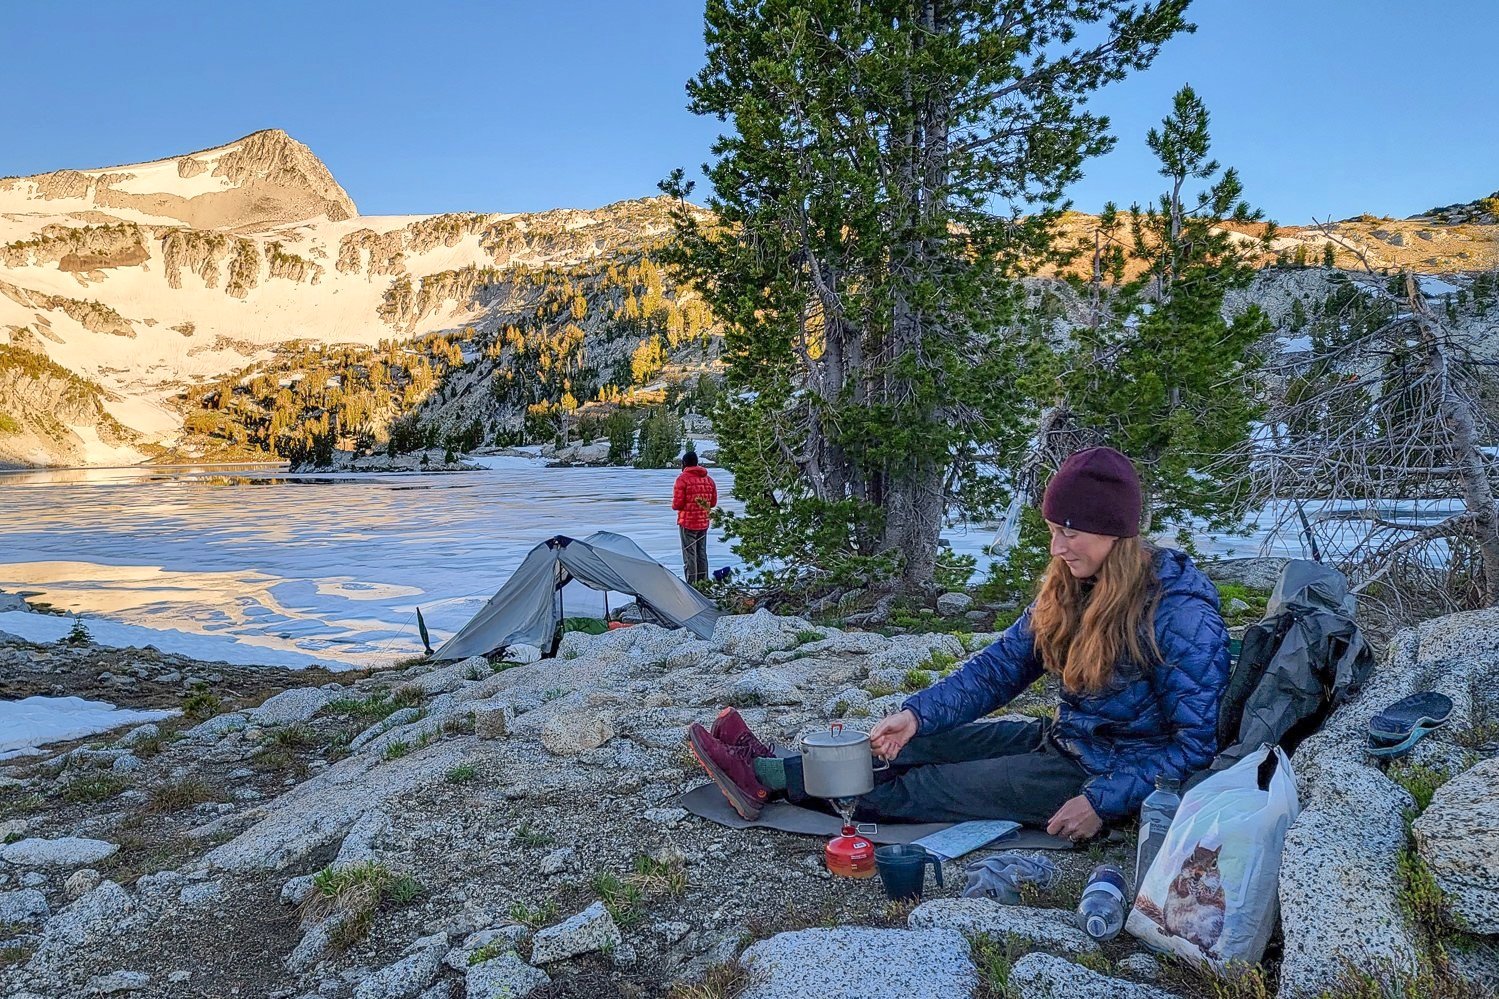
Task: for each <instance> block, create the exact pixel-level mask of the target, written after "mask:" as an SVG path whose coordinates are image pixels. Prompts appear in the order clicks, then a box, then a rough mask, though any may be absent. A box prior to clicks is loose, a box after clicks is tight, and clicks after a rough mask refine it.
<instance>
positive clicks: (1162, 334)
mask: <svg viewBox="0 0 1499 999" xmlns="http://www.w3.org/2000/svg"><path fill="white" fill-rule="evenodd" d="M1146 144H1147V145H1148V146H1149V147H1150V149H1151V151H1152V152H1154V153H1155V155H1156V157H1157V159H1158V160H1159V161H1160V164H1161V167H1160V172H1161V174H1162V175H1163V176H1165V177H1166V178H1167V180H1168V181H1170V183H1171V189H1170V190H1169V191H1168V192H1166V193H1165V194H1163V195H1162V196H1161V197H1160V199H1159V200H1158V201H1157V202H1156V203H1155V204H1153V205H1152V206H1151V207H1149V208H1146V209H1141V208H1140V207H1138V206H1135V207H1133V208H1131V209H1130V211H1129V213H1128V219H1127V220H1126V219H1124V218H1123V217H1121V216H1119V215H1117V214H1112V213H1109V212H1106V213H1105V214H1104V215H1103V216H1102V217H1101V219H1100V226H1101V228H1103V229H1104V239H1105V241H1106V242H1109V243H1114V244H1118V243H1124V244H1125V246H1126V248H1127V250H1126V252H1127V253H1128V255H1129V256H1130V257H1131V258H1132V259H1133V260H1134V261H1136V262H1137V263H1139V264H1142V265H1143V266H1144V269H1143V270H1142V271H1141V272H1140V274H1139V276H1138V277H1135V278H1133V279H1131V280H1128V281H1126V282H1124V283H1123V284H1121V285H1118V286H1117V287H1110V288H1099V289H1097V295H1096V300H1097V301H1098V302H1099V303H1100V309H1101V314H1100V316H1099V318H1098V321H1097V322H1096V323H1095V324H1094V325H1091V326H1085V327H1082V328H1080V329H1079V330H1078V331H1077V333H1076V338H1075V348H1074V349H1073V350H1072V351H1071V352H1070V354H1069V355H1068V356H1066V357H1065V358H1064V359H1063V363H1062V365H1061V375H1060V378H1059V389H1060V395H1061V397H1062V399H1064V400H1065V403H1064V406H1063V408H1064V410H1065V412H1066V414H1067V417H1068V423H1069V424H1070V428H1069V429H1072V430H1074V431H1075V430H1076V429H1079V428H1080V429H1083V430H1085V431H1087V432H1089V433H1091V434H1094V435H1096V436H1097V437H1098V438H1099V439H1101V440H1103V441H1105V442H1107V443H1109V444H1111V445H1113V446H1114V447H1117V448H1118V449H1119V450H1121V451H1123V452H1124V453H1126V454H1128V455H1130V456H1131V457H1132V458H1133V459H1134V460H1135V463H1136V465H1137V466H1138V467H1139V469H1140V472H1141V478H1142V480H1143V483H1144V486H1145V489H1146V494H1147V499H1148V508H1149V510H1148V513H1147V519H1150V517H1151V516H1152V515H1153V516H1154V517H1155V518H1156V519H1159V520H1166V521H1170V522H1174V523H1176V524H1179V525H1180V524H1183V523H1185V522H1186V521H1187V520H1188V519H1189V518H1192V517H1204V518H1206V519H1207V520H1208V521H1209V522H1210V523H1211V524H1213V525H1215V526H1220V525H1227V524H1229V523H1231V522H1232V521H1231V516H1232V513H1233V496H1232V483H1231V482H1230V481H1225V479H1226V478H1230V477H1231V476H1228V475H1227V473H1226V472H1225V471H1224V470H1222V469H1219V470H1218V471H1217V473H1216V474H1211V475H1210V474H1204V471H1203V470H1204V468H1205V467H1207V466H1209V465H1213V464H1216V456H1219V455H1222V454H1224V453H1225V452H1228V451H1230V450H1233V449H1234V448H1236V446H1237V445H1239V444H1240V443H1241V442H1243V441H1244V440H1245V439H1247V436H1248V433H1249V426H1250V422H1251V421H1252V420H1253V419H1254V418H1255V416H1256V414H1257V408H1256V404H1255V396H1254V389H1253V386H1252V385H1251V384H1250V381H1249V379H1248V378H1247V377H1246V376H1247V375H1248V373H1249V372H1250V371H1251V370H1252V369H1253V368H1254V367H1255V366H1256V361H1257V359H1256V358H1255V356H1254V354H1253V348H1254V344H1255V342H1256V341H1257V340H1259V339H1260V338H1261V337H1262V336H1264V335H1265V334H1266V333H1268V332H1269V329H1270V324H1269V321H1268V320H1267V319H1266V317H1265V315H1264V313H1263V312H1261V311H1260V309H1259V308H1258V306H1251V307H1249V308H1248V309H1246V310H1244V311H1243V312H1241V313H1240V314H1239V315H1237V316H1235V317H1234V318H1233V319H1232V320H1225V319H1224V318H1223V300H1224V296H1225V294H1226V293H1227V292H1228V291H1230V290H1232V289H1236V288H1243V287H1245V286H1247V285H1248V284H1249V282H1250V281H1251V280H1252V279H1253V277H1254V264H1253V256H1254V252H1255V250H1254V249H1253V248H1251V247H1246V246H1244V245H1242V244H1240V243H1238V242H1236V241H1235V240H1234V239H1233V238H1232V237H1231V236H1230V234H1229V233H1228V232H1227V231H1226V230H1224V229H1222V228H1219V223H1220V222H1221V221H1223V220H1231V221H1233V222H1235V223H1239V224H1248V223H1254V222H1258V221H1260V220H1261V219H1262V218H1263V214H1262V213H1261V212H1258V211H1252V210H1251V209H1250V208H1249V206H1248V204H1246V203H1245V202H1244V201H1243V200H1242V198H1241V194H1242V192H1243V185H1242V184H1241V183H1240V181H1239V177H1238V174H1237V172H1236V171H1234V170H1233V169H1232V168H1229V169H1227V170H1223V171H1222V173H1221V175H1220V173H1219V171H1220V167H1219V164H1218V163H1217V162H1216V161H1214V160H1212V159H1210V158H1209V155H1208V150H1209V147H1210V144H1211V139H1210V136H1209V134H1208V112H1207V108H1206V107H1205V106H1204V105H1203V103H1202V101H1201V99H1200V98H1199V97H1198V96H1197V94H1196V93H1195V92H1194V91H1193V90H1192V88H1191V87H1183V88H1182V89H1181V90H1180V91H1179V92H1178V93H1177V95H1176V97H1175V100H1174V102H1173V108H1172V112H1171V114H1170V115H1169V116H1168V117H1167V118H1166V119H1165V120H1164V121H1163V122H1162V124H1161V127H1160V128H1159V129H1151V131H1150V133H1149V135H1148V136H1147V137H1146ZM1192 181H1204V182H1207V183H1208V186H1207V187H1206V188H1204V189H1203V190H1200V191H1198V192H1197V193H1196V195H1195V197H1194V196H1189V195H1188V194H1187V192H1186V190H1185V188H1186V187H1187V186H1188V184H1189V183H1191V182H1192ZM1273 235H1274V226H1273V224H1270V225H1267V226H1266V231H1265V234H1264V238H1263V241H1262V245H1266V244H1268V243H1269V240H1270V239H1271V238H1272V236H1273ZM1098 280H1102V277H1100V278H1099V279H1098Z"/></svg>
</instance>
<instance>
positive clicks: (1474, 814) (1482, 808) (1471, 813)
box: [1414, 757, 1499, 935]
mask: <svg viewBox="0 0 1499 999" xmlns="http://www.w3.org/2000/svg"><path fill="white" fill-rule="evenodd" d="M1414 829H1415V834H1416V847H1417V849H1418V850H1419V851H1420V854H1421V858H1422V859H1423V860H1425V861H1426V866H1427V867H1428V868H1429V869H1430V870H1431V873H1432V875H1433V876H1434V877H1435V878H1436V882H1437V885H1438V886H1439V887H1440V888H1441V889H1442V894H1443V895H1444V896H1445V898H1446V900H1447V904H1448V906H1449V907H1450V908H1451V909H1452V912H1453V914H1454V915H1456V916H1459V917H1460V918H1461V919H1462V920H1463V922H1464V923H1466V924H1467V926H1468V928H1469V929H1471V930H1472V931H1473V932H1475V933H1480V934H1487V935H1492V934H1496V933H1499V757H1491V758H1489V759H1487V760H1484V761H1482V762H1481V763H1479V764H1478V765H1477V766H1475V767H1473V768H1472V769H1471V770H1468V771H1467V772H1466V773H1463V774H1459V775H1458V776H1457V777H1454V778H1453V779H1452V780H1450V781H1448V782H1447V783H1446V784H1444V785H1443V786H1442V787H1440V788H1438V789H1437V793H1436V795H1435V796H1434V797H1433V798H1432V799H1431V804H1430V805H1429V806H1428V807H1427V809H1426V811H1425V812H1423V813H1422V814H1421V817H1420V818H1418V819H1417V820H1416V822H1415V826H1414Z"/></svg>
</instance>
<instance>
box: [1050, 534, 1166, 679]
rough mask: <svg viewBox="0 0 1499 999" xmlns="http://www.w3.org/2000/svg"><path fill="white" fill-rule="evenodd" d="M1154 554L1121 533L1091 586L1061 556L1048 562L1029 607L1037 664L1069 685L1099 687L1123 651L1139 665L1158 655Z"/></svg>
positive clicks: (1145, 663) (1147, 547)
mask: <svg viewBox="0 0 1499 999" xmlns="http://www.w3.org/2000/svg"><path fill="white" fill-rule="evenodd" d="M1153 557H1154V553H1153V551H1152V550H1151V549H1150V547H1149V546H1147V545H1146V544H1144V543H1143V542H1142V541H1141V540H1140V539H1139V538H1137V537H1136V538H1120V539H1119V540H1118V541H1116V542H1114V547H1113V549H1111V550H1110V551H1109V554H1108V556H1107V557H1106V558H1105V559H1104V560H1103V565H1101V566H1099V569H1098V574H1097V575H1096V576H1095V577H1094V579H1095V582H1093V584H1092V585H1091V588H1090V587H1089V586H1087V585H1085V583H1084V581H1083V580H1081V579H1078V578H1077V577H1076V576H1074V575H1072V573H1071V572H1070V571H1069V570H1068V568H1067V563H1065V562H1063V561H1062V560H1061V559H1059V558H1054V559H1052V560H1051V565H1049V566H1047V569H1046V575H1045V576H1044V577H1042V579H1041V589H1040V592H1039V593H1038V594H1037V596H1036V606H1035V608H1034V609H1033V610H1032V611H1031V630H1032V632H1033V633H1034V635H1035V638H1036V651H1037V652H1038V653H1039V654H1040V656H1041V663H1042V665H1043V666H1045V668H1046V671H1047V672H1049V673H1052V674H1055V675H1056V676H1059V677H1061V678H1062V683H1063V685H1064V686H1066V688H1067V689H1068V690H1070V691H1073V692H1077V693H1082V692H1087V693H1098V692H1099V691H1101V690H1103V689H1104V688H1105V687H1107V686H1108V685H1109V682H1110V681H1111V680H1112V679H1113V676H1114V664H1115V663H1116V662H1118V661H1119V659H1120V658H1121V656H1122V655H1124V654H1126V653H1127V654H1128V656H1129V658H1130V659H1131V660H1132V661H1134V662H1136V663H1138V664H1140V665H1141V666H1146V665H1147V664H1148V663H1150V662H1151V661H1152V660H1154V659H1159V658H1160V649H1159V648H1157V646H1156V642H1155V610H1156V605H1157V604H1158V603H1159V601H1160V592H1159V590H1160V588H1159V587H1158V586H1157V585H1156V581H1155V573H1154V572H1153V571H1152V569H1151V562H1152V559H1153Z"/></svg>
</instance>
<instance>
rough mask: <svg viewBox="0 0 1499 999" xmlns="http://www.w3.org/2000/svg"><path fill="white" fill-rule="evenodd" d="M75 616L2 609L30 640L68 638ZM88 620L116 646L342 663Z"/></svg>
mask: <svg viewBox="0 0 1499 999" xmlns="http://www.w3.org/2000/svg"><path fill="white" fill-rule="evenodd" d="M73 620H74V619H73V618H71V617H60V616H58V615H56V614H28V613H27V612H25V611H5V612H3V613H0V632H5V633H6V634H10V635H15V636H16V637H18V638H24V639H26V641H28V642H38V643H43V642H55V641H58V640H59V639H62V638H66V637H67V635H68V633H69V632H70V631H72V629H73ZM82 621H83V626H84V628H86V629H88V633H89V637H90V638H91V639H93V640H94V642H95V643H97V644H99V645H105V646H108V647H110V648H112V649H143V648H145V647H146V646H148V645H150V646H152V647H154V648H156V649H158V650H160V651H162V652H173V653H176V654H178V655H183V656H189V657H191V658H193V659H202V660H206V661H208V662H225V663H234V664H236V665H240V666H290V667H292V668H294V669H303V668H306V667H308V666H324V665H328V666H331V667H332V668H334V669H337V668H338V667H337V665H335V664H330V663H328V662H327V661H326V660H324V659H320V658H318V657H316V656H311V655H307V654H305V653H300V652H296V651H292V650H288V649H279V648H272V647H267V646H264V645H258V644H256V636H253V635H242V636H238V637H235V636H221V635H194V634H191V633H189V632H185V631H176V630H172V629H157V628H145V627H141V626H140V625H135V624H122V623H120V622H118V621H106V620H100V619H99V618H95V617H89V616H85V617H83V619H82Z"/></svg>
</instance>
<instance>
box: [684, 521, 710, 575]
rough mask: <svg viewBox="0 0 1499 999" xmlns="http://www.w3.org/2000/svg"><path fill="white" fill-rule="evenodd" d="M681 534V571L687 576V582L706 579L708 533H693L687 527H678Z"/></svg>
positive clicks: (705, 530) (703, 531)
mask: <svg viewBox="0 0 1499 999" xmlns="http://www.w3.org/2000/svg"><path fill="white" fill-rule="evenodd" d="M678 530H680V531H681V532H682V569H683V570H684V571H685V573H686V575H687V582H689V583H696V582H697V581H698V580H701V579H707V578H708V531H707V529H706V528H705V529H703V530H701V531H694V530H692V529H691V528H688V527H679V528H678Z"/></svg>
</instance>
